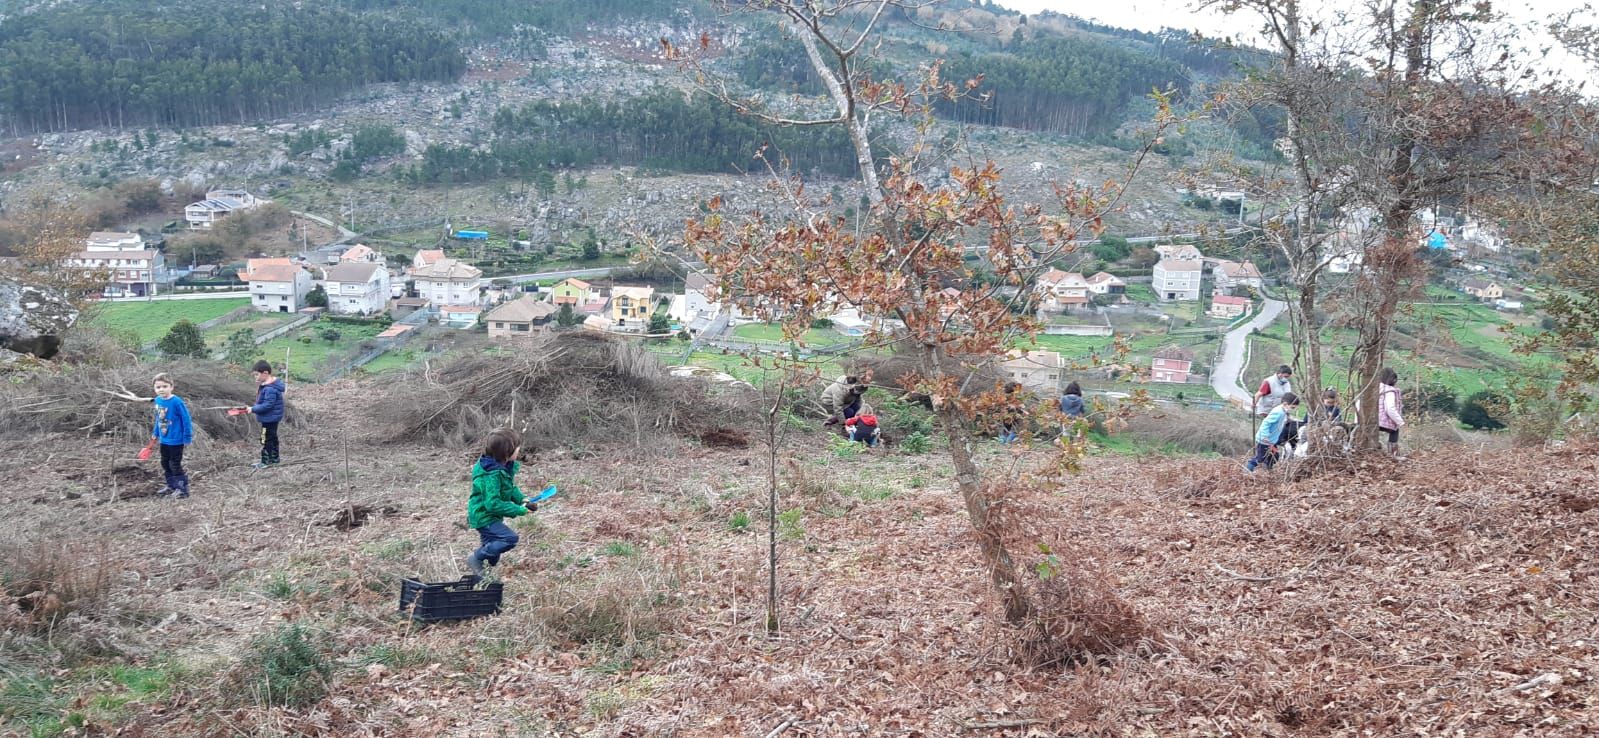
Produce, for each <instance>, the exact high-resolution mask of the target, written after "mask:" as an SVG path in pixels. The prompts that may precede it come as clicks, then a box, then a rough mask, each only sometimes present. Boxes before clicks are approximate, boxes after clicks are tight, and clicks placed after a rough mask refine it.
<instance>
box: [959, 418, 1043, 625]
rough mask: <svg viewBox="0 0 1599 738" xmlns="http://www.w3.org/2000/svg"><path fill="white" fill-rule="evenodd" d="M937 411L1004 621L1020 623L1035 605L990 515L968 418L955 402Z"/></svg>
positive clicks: (962, 495)
mask: <svg viewBox="0 0 1599 738" xmlns="http://www.w3.org/2000/svg"><path fill="white" fill-rule="evenodd" d="M935 412H936V413H937V415H938V421H939V425H940V426H942V427H943V429H944V436H945V437H946V438H948V439H949V458H950V461H951V462H953V463H954V466H955V486H956V489H958V490H959V491H960V494H961V500H962V501H963V502H965V503H966V515H967V517H969V518H971V520H972V530H973V531H975V532H976V533H977V547H978V548H979V549H980V550H981V551H982V554H983V565H984V566H985V567H987V568H988V578H989V581H991V582H992V583H993V585H994V589H995V590H997V591H998V592H999V596H1000V599H1001V600H1002V601H1003V602H1004V605H1005V621H1006V622H1008V623H1011V624H1013V625H1014V624H1017V623H1020V622H1022V621H1023V620H1025V619H1026V618H1027V616H1028V615H1030V614H1032V611H1033V607H1032V603H1031V602H1030V601H1029V600H1028V597H1027V590H1026V589H1024V588H1023V587H1022V582H1021V578H1020V577H1019V576H1018V575H1017V573H1016V562H1015V561H1014V560H1013V559H1012V558H1011V555H1010V551H1008V550H1006V548H1005V539H1004V537H1003V536H1002V535H1001V534H1000V529H999V525H998V524H997V523H996V522H995V521H994V519H993V518H992V517H991V515H990V512H991V511H990V510H989V500H988V495H987V492H986V491H985V490H984V489H983V476H982V473H981V472H980V471H978V469H977V462H976V461H974V460H973V459H972V433H971V429H970V428H968V427H967V425H966V418H965V417H963V416H962V415H961V411H960V409H959V408H957V407H956V406H955V403H954V402H952V401H945V402H943V403H941V404H940V405H939V406H938V407H937V408H936V409H935Z"/></svg>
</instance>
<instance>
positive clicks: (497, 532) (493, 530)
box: [472, 520, 522, 566]
mask: <svg viewBox="0 0 1599 738" xmlns="http://www.w3.org/2000/svg"><path fill="white" fill-rule="evenodd" d="M477 535H478V539H479V540H481V541H482V542H483V545H482V546H481V547H479V548H478V550H476V551H473V552H472V558H474V559H477V560H479V561H487V562H489V566H499V565H500V554H503V553H505V552H506V551H509V550H511V549H513V548H516V544H517V542H518V541H520V540H522V537H521V536H518V535H517V534H516V531H514V530H511V526H509V525H506V524H505V521H503V520H501V521H498V522H494V523H489V524H488V525H485V526H483V527H482V528H478V529H477Z"/></svg>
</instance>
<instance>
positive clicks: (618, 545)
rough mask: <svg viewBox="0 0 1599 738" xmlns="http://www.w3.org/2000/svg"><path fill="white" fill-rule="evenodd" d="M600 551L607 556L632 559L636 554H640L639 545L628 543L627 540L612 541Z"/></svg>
mask: <svg viewBox="0 0 1599 738" xmlns="http://www.w3.org/2000/svg"><path fill="white" fill-rule="evenodd" d="M600 553H603V554H605V555H606V556H615V557H617V558H623V559H631V558H633V557H635V556H638V546H635V545H633V544H631V543H628V542H627V541H611V542H610V543H607V544H605V548H603V549H600Z"/></svg>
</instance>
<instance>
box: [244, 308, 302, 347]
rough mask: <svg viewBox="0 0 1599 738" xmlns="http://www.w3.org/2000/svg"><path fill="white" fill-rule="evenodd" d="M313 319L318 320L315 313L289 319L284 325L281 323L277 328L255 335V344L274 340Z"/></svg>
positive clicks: (258, 344)
mask: <svg viewBox="0 0 1599 738" xmlns="http://www.w3.org/2000/svg"><path fill="white" fill-rule="evenodd" d="M313 320H316V316H314V315H302V316H300V317H298V318H295V319H294V320H291V321H289V322H287V323H284V324H283V325H280V326H278V327H276V328H273V329H272V330H270V331H267V332H265V333H262V334H261V335H259V336H256V337H255V345H257V346H260V345H261V344H263V343H266V342H267V341H270V340H272V339H274V338H277V337H278V336H282V335H285V334H287V333H289V332H291V331H293V330H295V329H297V328H299V327H300V326H303V325H305V324H306V323H309V322H311V321H313Z"/></svg>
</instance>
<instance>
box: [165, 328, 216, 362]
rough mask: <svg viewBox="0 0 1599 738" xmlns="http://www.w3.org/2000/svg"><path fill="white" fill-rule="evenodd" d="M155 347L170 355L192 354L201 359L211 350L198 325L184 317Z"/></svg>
mask: <svg viewBox="0 0 1599 738" xmlns="http://www.w3.org/2000/svg"><path fill="white" fill-rule="evenodd" d="M155 347H156V348H157V349H160V351H161V353H162V354H165V355H166V356H170V357H180V356H192V357H195V358H200V359H203V358H205V357H207V356H209V355H210V354H211V350H210V349H208V348H206V346H205V336H202V335H200V327H199V326H197V325H195V324H194V323H191V322H189V321H188V320H186V319H185V320H180V321H178V322H177V325H174V326H172V330H169V331H167V334H166V335H165V336H162V337H161V340H160V341H159V342H158V343H156V345H155Z"/></svg>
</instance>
